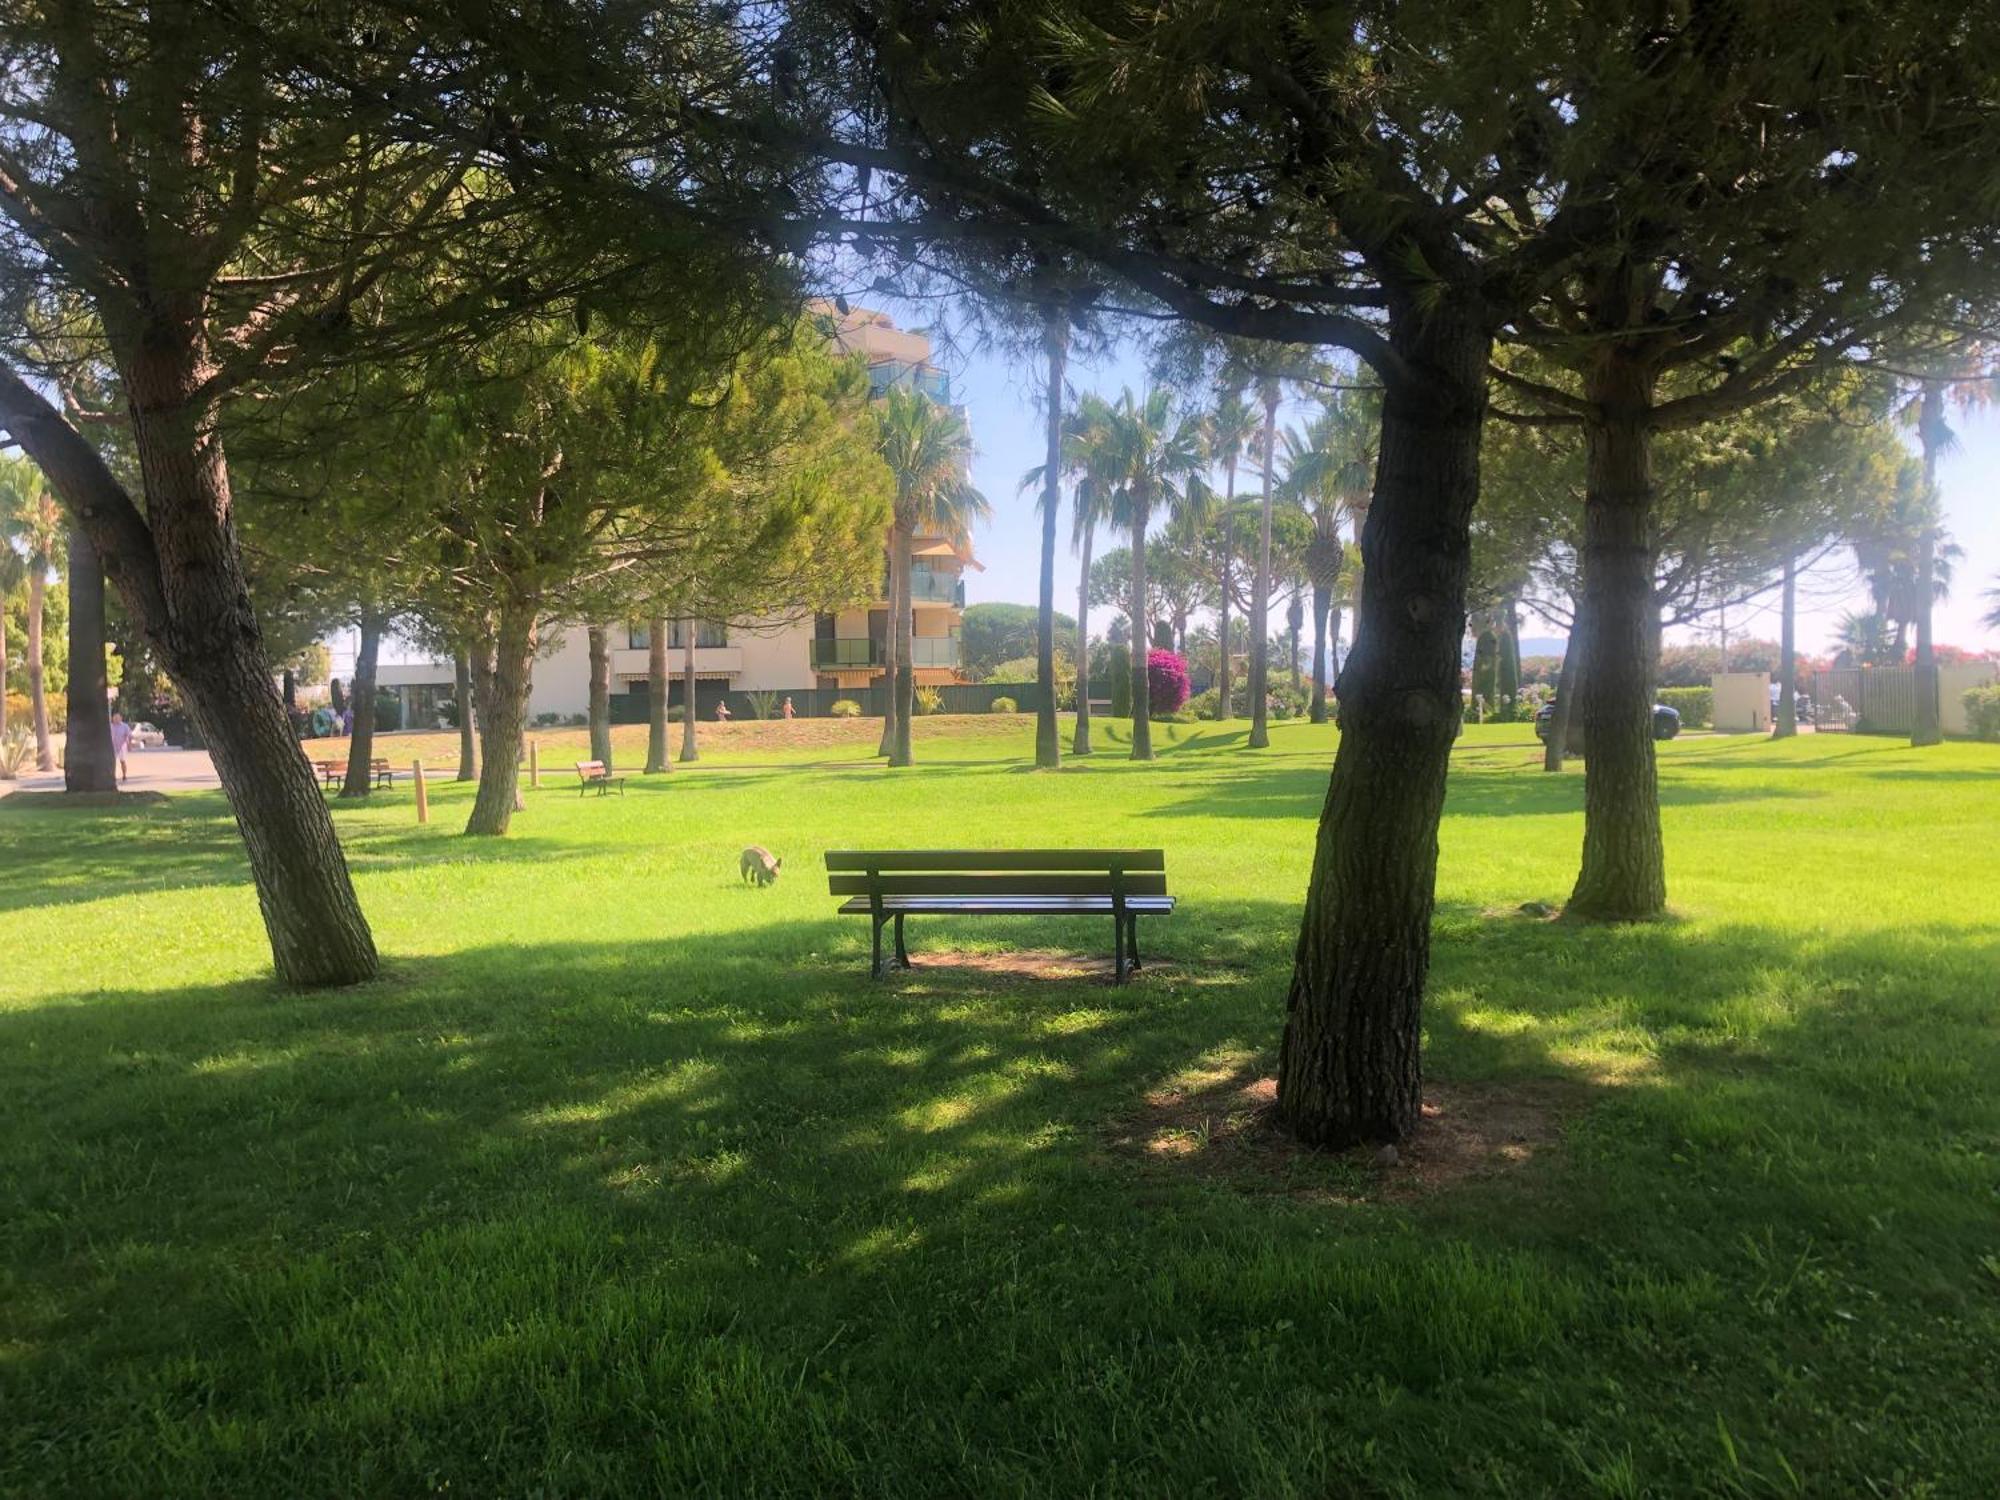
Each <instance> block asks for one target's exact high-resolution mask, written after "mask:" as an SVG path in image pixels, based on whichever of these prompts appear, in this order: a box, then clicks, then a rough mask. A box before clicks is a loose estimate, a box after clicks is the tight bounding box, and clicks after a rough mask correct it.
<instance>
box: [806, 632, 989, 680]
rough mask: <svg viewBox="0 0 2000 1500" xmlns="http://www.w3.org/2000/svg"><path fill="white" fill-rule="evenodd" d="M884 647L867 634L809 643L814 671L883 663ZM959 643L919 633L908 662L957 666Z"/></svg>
mask: <svg viewBox="0 0 2000 1500" xmlns="http://www.w3.org/2000/svg"><path fill="white" fill-rule="evenodd" d="M882 657H883V647H882V645H881V644H880V643H879V642H877V641H874V640H871V639H870V638H868V637H867V636H838V637H835V638H833V639H831V640H816V641H814V642H813V643H812V664H813V667H814V669H815V670H816V671H821V672H830V671H836V670H838V671H852V670H854V669H856V668H859V667H879V666H881V665H882ZM958 659H959V658H958V642H957V641H956V640H953V639H951V638H950V637H948V636H932V635H920V636H918V637H917V638H916V639H915V640H913V641H911V642H910V664H911V665H912V666H917V667H956V666H957V665H958Z"/></svg>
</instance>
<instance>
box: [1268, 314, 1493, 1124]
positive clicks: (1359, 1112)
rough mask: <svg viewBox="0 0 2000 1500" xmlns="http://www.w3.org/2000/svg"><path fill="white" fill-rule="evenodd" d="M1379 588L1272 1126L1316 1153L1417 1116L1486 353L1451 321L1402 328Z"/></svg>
mask: <svg viewBox="0 0 2000 1500" xmlns="http://www.w3.org/2000/svg"><path fill="white" fill-rule="evenodd" d="M1398 312H1399V314H1400V315H1399V316H1396V317H1395V319H1394V323H1393V333H1392V343H1393V345H1394V347H1395V350H1396V353H1397V354H1398V355H1399V356H1400V357H1401V359H1402V361H1403V362H1404V363H1405V364H1406V365H1407V366H1408V369H1409V373H1408V374H1406V375H1403V376H1401V377H1400V378H1397V379H1394V380H1391V381H1389V382H1387V389H1386V390H1385V391H1384V395H1383V404H1382V446H1381V457H1380V459H1379V461H1378V465H1377V469H1376V478H1375V498H1376V504H1375V506H1374V508H1373V511H1372V514H1371V518H1370V520H1369V523H1368V526H1367V528H1366V530H1365V531H1364V533H1363V535H1362V540H1361V547H1362V554H1363V557H1364V560H1365V565H1366V567H1367V570H1368V577H1369V579H1370V580H1371V582H1370V586H1369V589H1368V593H1367V598H1366V602H1365V605H1364V606H1363V608H1364V623H1363V624H1362V625H1361V626H1360V627H1359V628H1358V629H1357V631H1356V639H1355V644H1354V647H1353V649H1352V650H1351V652H1350V653H1349V655H1348V659H1347V666H1346V669H1345V672H1344V673H1343V675H1342V677H1341V680H1340V688H1341V703H1340V714H1341V734H1340V746H1339V749H1338V751H1337V752H1336V754H1335V758H1334V766H1333V779H1332V782H1331V784H1330V786H1329V787H1328V790H1327V797H1326V804H1325V807H1324V809H1323V811H1322V812H1321V814H1320V824H1319V835H1318V841H1317V845H1316V848H1315V851H1314V858H1313V872H1312V880H1311V884H1310V885H1309V886H1308V888H1307V891H1306V906H1305V914H1304V918H1303V921H1302V923H1301V926H1300V932H1299V942H1298V950H1297V956H1296V959H1295V964H1294V969H1293V975H1292V985H1291V992H1290V995H1289V997H1288V999H1287V1001H1286V1010H1287V1015H1286V1019H1285V1035H1284V1042H1283V1045H1282V1047H1281V1049H1280V1052H1279V1062H1278V1109H1279V1113H1280V1116H1281V1118H1282V1119H1283V1120H1284V1122H1285V1124H1286V1125H1287V1126H1288V1127H1289V1128H1290V1129H1291V1130H1292V1131H1293V1132H1294V1133H1295V1134H1296V1135H1297V1136H1298V1137H1299V1138H1300V1139H1302V1140H1304V1141H1306V1142H1308V1143H1310V1144H1312V1145H1320V1146H1347V1145H1352V1144H1355V1143H1357V1142H1363V1141H1385V1142H1386V1141H1397V1140H1401V1139H1403V1138H1404V1137H1406V1136H1407V1135H1409V1133H1410V1132H1411V1131H1412V1130H1413V1129H1414V1128H1415V1127H1416V1124H1417V1119H1418V1112H1419V1107H1420V1103H1421V1089H1422V1068H1421V1065H1420V1060H1419V1056H1418V1049H1419V1041H1420V1037H1421V1034H1422V1020H1423V1016H1422V1011H1423V995H1424V984H1425V980H1426V977H1427V975H1428V972H1429V968H1430V927H1431V911H1432V903H1433V901H1434V899H1435V887H1436V877H1437V830H1438V818H1439V815H1440V814H1441V812H1442V811H1443V806H1444V786H1445V772H1446V768H1447V766H1448V764H1449V762H1450V756H1451V744H1452V739H1453V737H1454V736H1455V735H1456V734H1457V732H1458V723H1459V710H1460V699H1459V691H1458V684H1459V645H1460V642H1461V640H1462V639H1463V636H1464V632H1465V586H1466V576H1467V573H1468V571H1469V569H1470V566H1471V556H1472V541H1471V521H1472V507H1473V503H1474V501H1475V500H1476V499H1477V498H1478V494H1479V437H1480V429H1481V425H1482V423H1483V420H1484V416H1485V410H1486V364H1487V357H1488V354H1489V352H1490V350H1491V340H1490V339H1489V337H1488V336H1487V334H1486V333H1485V332H1484V330H1483V329H1482V328H1481V326H1480V325H1479V323H1478V322H1477V321H1475V319H1474V318H1473V317H1471V316H1468V315H1467V314H1466V313H1465V312H1463V311H1461V310H1460V309H1458V308H1456V307H1454V306H1452V305H1450V304H1449V303H1447V304H1446V305H1444V306H1442V307H1439V308H1436V309H1433V310H1431V311H1429V312H1428V313H1426V314H1420V313H1419V312H1418V311H1417V310H1416V309H1414V308H1407V307H1405V308H1402V309H1399V310H1398Z"/></svg>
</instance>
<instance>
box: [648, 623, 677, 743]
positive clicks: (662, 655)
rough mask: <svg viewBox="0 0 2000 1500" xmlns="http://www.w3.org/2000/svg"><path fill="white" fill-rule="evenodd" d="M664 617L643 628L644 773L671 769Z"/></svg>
mask: <svg viewBox="0 0 2000 1500" xmlns="http://www.w3.org/2000/svg"><path fill="white" fill-rule="evenodd" d="M670 687H671V684H670V683H669V682H668V681H667V617H666V616H665V615H655V616H653V620H652V623H651V624H649V625H648V626H647V627H646V774H647V775H648V776H657V775H659V774H660V773H661V772H662V771H671V770H672V769H673V768H674V762H673V757H672V756H671V755H669V754H668V752H667V693H668V689H669V688H670Z"/></svg>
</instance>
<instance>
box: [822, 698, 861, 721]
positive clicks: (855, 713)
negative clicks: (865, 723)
mask: <svg viewBox="0 0 2000 1500" xmlns="http://www.w3.org/2000/svg"><path fill="white" fill-rule="evenodd" d="M827 712H828V713H829V714H831V715H832V716H833V717H834V718H836V719H858V718H860V717H861V705H860V704H859V703H856V702H855V701H854V700H853V699H852V698H836V699H834V700H833V707H831V708H829V709H828V710H827Z"/></svg>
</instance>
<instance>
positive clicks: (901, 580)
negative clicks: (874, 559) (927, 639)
mask: <svg viewBox="0 0 2000 1500" xmlns="http://www.w3.org/2000/svg"><path fill="white" fill-rule="evenodd" d="M915 540H916V538H915V534H914V533H913V532H912V531H910V530H909V529H908V528H905V527H902V526H898V527H897V528H896V562H895V576H896V584H895V587H896V613H895V621H894V625H893V626H892V628H891V631H890V633H891V634H892V635H894V636H895V638H896V676H895V681H894V683H893V691H892V692H891V695H890V696H891V697H892V698H893V699H894V701H895V713H896V733H895V741H894V743H893V744H892V745H891V746H890V749H889V764H890V765H892V766H907V765H910V764H912V763H913V762H914V760H915V756H914V755H913V753H912V751H913V748H914V747H913V746H912V745H911V743H910V718H911V716H912V715H913V714H915V713H916V711H917V673H916V664H915V662H914V661H913V660H912V659H911V658H912V657H913V656H914V655H915V654H916V643H915V639H914V637H915V634H916V610H915V609H914V608H912V604H913V602H914V601H912V599H911V597H910V550H911V548H912V546H913V545H914V544H915Z"/></svg>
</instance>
